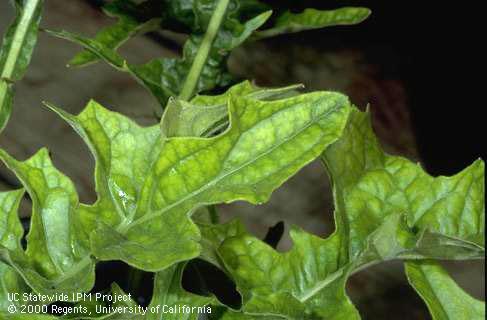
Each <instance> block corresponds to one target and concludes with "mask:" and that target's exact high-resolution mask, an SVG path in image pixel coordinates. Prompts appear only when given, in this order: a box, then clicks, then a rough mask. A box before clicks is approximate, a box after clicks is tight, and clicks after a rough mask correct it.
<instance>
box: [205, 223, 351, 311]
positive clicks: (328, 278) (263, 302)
mask: <svg viewBox="0 0 487 320" xmlns="http://www.w3.org/2000/svg"><path fill="white" fill-rule="evenodd" d="M200 228H201V230H202V243H203V247H204V248H205V249H206V250H203V254H202V258H204V259H207V260H208V261H210V262H212V263H215V264H217V265H220V261H221V263H222V265H223V266H224V270H225V271H226V272H227V273H228V274H229V275H230V276H231V277H232V278H233V279H234V281H235V282H236V284H237V288H238V290H239V292H240V293H241V295H242V298H243V306H242V309H241V310H240V313H235V312H230V311H229V312H226V313H224V316H223V315H222V316H221V319H253V317H252V316H256V318H259V317H258V316H271V318H276V319H277V318H279V319H282V318H285V319H313V320H318V319H359V315H358V313H357V311H356V310H355V307H354V306H353V305H352V304H351V302H350V301H349V299H348V297H347V296H346V295H345V280H346V278H347V276H348V275H349V272H350V270H351V268H350V267H342V266H341V265H340V259H339V258H340V257H339V255H340V250H339V248H338V247H339V246H340V239H339V238H338V236H336V235H335V236H332V237H330V238H328V239H321V238H319V237H316V236H314V235H311V234H308V233H306V232H304V231H302V230H300V229H298V228H293V229H292V230H291V238H292V240H293V243H294V244H293V248H292V249H291V250H290V251H289V252H286V253H279V252H277V251H276V250H274V249H273V248H272V247H270V246H269V245H267V244H266V243H264V242H263V241H261V240H259V239H257V238H255V237H253V236H251V235H249V234H248V233H246V232H245V230H244V229H243V226H242V225H241V224H240V223H238V222H236V221H234V222H231V223H227V224H225V225H200ZM215 261H216V262H215ZM215 319H220V318H218V317H215Z"/></svg>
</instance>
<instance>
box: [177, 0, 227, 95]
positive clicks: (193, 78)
mask: <svg viewBox="0 0 487 320" xmlns="http://www.w3.org/2000/svg"><path fill="white" fill-rule="evenodd" d="M229 2H230V0H219V1H218V4H217V6H216V8H215V12H213V15H212V16H211V20H210V23H209V24H208V29H207V30H206V33H205V36H204V37H203V41H202V42H201V45H200V47H199V48H198V52H197V53H196V57H195V58H194V61H193V64H192V65H191V69H190V70H189V73H188V76H187V77H186V80H185V82H184V85H183V89H182V90H181V94H180V95H179V98H180V99H182V100H186V101H187V100H189V99H191V97H192V96H193V93H194V91H195V88H196V85H197V84H198V80H199V78H200V74H201V71H202V70H203V67H204V65H205V63H206V60H207V58H208V54H209V53H210V49H211V46H212V44H213V41H214V40H215V37H216V35H217V33H218V30H219V29H220V25H221V23H222V21H223V18H224V16H225V12H226V11H227V7H228V3H229Z"/></svg>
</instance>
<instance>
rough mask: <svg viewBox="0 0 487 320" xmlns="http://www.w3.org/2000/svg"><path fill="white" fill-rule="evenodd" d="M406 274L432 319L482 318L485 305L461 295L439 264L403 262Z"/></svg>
mask: <svg viewBox="0 0 487 320" xmlns="http://www.w3.org/2000/svg"><path fill="white" fill-rule="evenodd" d="M406 274H407V276H408V280H409V283H410V284H411V285H412V286H413V287H414V289H415V290H416V291H417V292H418V294H419V295H420V296H421V298H423V300H424V301H425V302H426V305H427V306H428V309H429V310H430V313H431V315H432V316H433V319H434V320H453V319H454V320H480V319H485V302H482V301H479V300H477V299H474V298H472V297H471V296H469V295H468V294H467V293H465V292H464V291H463V289H462V288H460V287H459V286H458V285H457V284H456V283H455V281H454V280H453V279H452V278H451V277H450V276H449V275H448V273H447V272H446V271H445V270H444V269H443V268H442V267H441V266H440V265H439V264H437V263H435V262H432V261H423V262H407V263H406Z"/></svg>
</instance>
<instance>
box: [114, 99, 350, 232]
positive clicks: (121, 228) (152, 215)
mask: <svg viewBox="0 0 487 320" xmlns="http://www.w3.org/2000/svg"><path fill="white" fill-rule="evenodd" d="M342 107H344V105H342V104H338V103H336V104H335V105H334V106H333V107H331V108H330V109H329V110H328V111H327V112H325V113H324V114H322V115H321V116H319V117H316V118H314V119H312V120H311V121H309V122H308V123H307V124H306V126H304V127H302V128H301V129H300V130H297V131H296V132H295V133H294V134H293V135H291V136H290V137H288V138H285V139H283V140H281V141H280V143H279V144H277V145H275V146H273V147H272V148H270V149H268V150H267V151H265V152H263V153H262V154H260V155H259V156H257V157H255V158H252V159H251V160H249V161H247V162H245V163H243V164H242V165H240V166H238V167H237V168H235V169H233V170H230V171H228V172H227V173H225V174H223V175H220V176H218V177H216V178H215V179H213V180H212V181H210V182H208V183H206V184H205V185H204V186H202V187H201V188H199V189H197V190H195V191H193V192H191V193H189V194H188V195H187V196H186V197H183V198H181V199H180V200H178V201H176V202H174V203H172V204H170V205H168V206H167V207H165V208H163V209H161V210H159V211H156V212H153V213H149V214H147V215H145V216H143V217H141V218H140V219H138V220H136V221H134V222H133V223H131V224H130V225H125V226H119V227H117V231H119V232H122V233H123V232H127V231H128V230H129V229H130V228H133V227H135V226H137V225H139V224H141V223H144V222H146V221H147V220H150V219H153V218H155V217H158V216H160V215H162V214H164V213H165V212H168V211H170V210H171V209H173V208H175V207H177V206H179V205H180V204H182V203H184V202H185V201H187V200H188V199H191V198H193V197H195V196H196V195H198V194H201V193H202V192H204V191H206V190H207V189H209V188H210V187H212V186H213V185H215V184H216V183H218V182H219V181H221V180H223V179H225V178H226V177H228V176H230V175H232V174H234V173H235V172H237V171H240V170H241V169H242V168H244V167H247V166H249V165H250V164H252V163H254V162H256V161H257V160H259V159H261V158H262V157H264V156H266V155H268V154H269V153H271V152H273V151H274V150H275V149H277V148H279V147H281V146H282V145H283V144H284V143H286V142H288V141H290V140H292V139H294V138H295V137H296V136H297V135H299V134H301V133H302V132H303V131H305V130H307V129H308V128H309V127H311V126H312V125H314V124H316V123H318V122H319V121H320V120H321V119H323V118H326V117H328V116H329V115H330V114H331V113H333V112H335V111H337V110H338V109H339V108H342ZM320 130H321V131H322V132H323V131H324V130H323V129H322V128H320ZM240 136H241V135H240ZM207 204H209V203H207Z"/></svg>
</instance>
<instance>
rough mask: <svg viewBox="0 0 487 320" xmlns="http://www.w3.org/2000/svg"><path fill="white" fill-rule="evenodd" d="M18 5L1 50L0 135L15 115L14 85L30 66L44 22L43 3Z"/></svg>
mask: <svg viewBox="0 0 487 320" xmlns="http://www.w3.org/2000/svg"><path fill="white" fill-rule="evenodd" d="M15 4H16V11H17V13H16V17H15V20H14V22H13V23H12V24H11V25H10V27H9V28H8V30H7V33H6V34H5V37H4V38H3V41H2V46H1V47H0V132H2V131H3V129H4V128H5V126H6V125H7V122H8V119H9V118H10V113H11V112H12V104H13V88H12V83H13V82H15V81H19V80H20V79H21V78H22V77H23V75H24V73H25V70H26V69H27V66H28V65H29V62H30V59H31V56H32V52H33V51H34V47H35V44H36V41H37V30H38V28H39V22H40V20H41V8H42V0H25V1H16V2H15Z"/></svg>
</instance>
